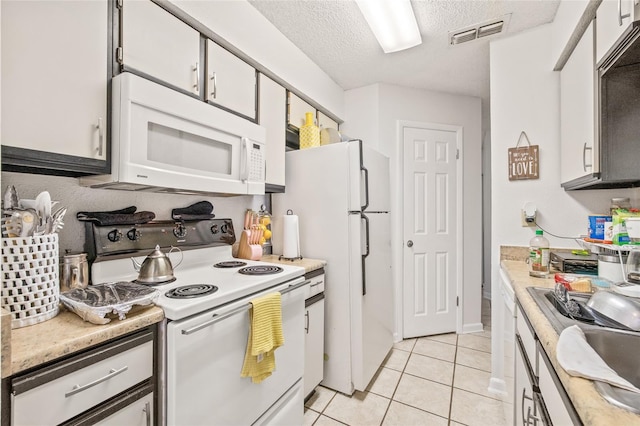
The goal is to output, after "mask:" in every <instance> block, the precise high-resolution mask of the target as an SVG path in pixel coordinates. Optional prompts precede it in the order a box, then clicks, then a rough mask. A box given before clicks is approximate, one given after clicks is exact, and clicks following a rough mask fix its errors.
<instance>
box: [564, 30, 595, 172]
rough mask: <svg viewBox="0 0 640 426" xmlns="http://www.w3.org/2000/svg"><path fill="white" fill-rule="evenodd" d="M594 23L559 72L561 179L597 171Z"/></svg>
mask: <svg viewBox="0 0 640 426" xmlns="http://www.w3.org/2000/svg"><path fill="white" fill-rule="evenodd" d="M594 51H595V47H594V23H593V22H592V23H591V24H590V25H589V27H588V28H587V30H586V31H585V33H584V35H583V36H582V38H581V39H580V41H579V42H578V44H577V46H576V48H575V50H574V51H573V53H572V54H571V56H570V57H569V60H568V61H567V63H566V64H565V66H564V68H563V69H562V71H561V72H560V159H561V161H560V179H561V182H568V181H571V180H573V179H576V178H579V177H582V176H585V175H587V174H591V173H594V172H597V171H598V167H597V166H598V164H597V161H598V146H597V139H596V134H595V84H596V75H595V60H594Z"/></svg>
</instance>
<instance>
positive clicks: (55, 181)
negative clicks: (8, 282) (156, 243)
mask: <svg viewBox="0 0 640 426" xmlns="http://www.w3.org/2000/svg"><path fill="white" fill-rule="evenodd" d="M0 182H1V186H2V192H3V193H4V190H5V188H6V187H7V186H8V185H14V186H15V187H16V189H17V190H18V195H19V197H20V198H24V199H34V198H35V197H36V195H38V193H40V192H41V191H44V190H47V191H49V193H50V194H51V199H52V200H54V201H59V204H58V205H59V206H65V207H67V208H68V210H67V214H66V216H65V218H64V228H63V229H62V230H61V231H60V235H59V237H60V256H62V255H63V254H64V253H65V252H82V251H83V250H84V241H85V227H84V223H83V222H80V221H79V220H78V219H76V213H77V212H79V211H108V210H115V209H119V208H123V207H128V206H136V207H137V208H138V211H142V210H147V211H152V212H154V213H155V214H156V220H170V219H171V210H172V209H174V208H177V207H186V206H188V205H190V204H193V203H195V202H197V201H202V200H207V201H209V202H211V204H213V206H214V210H213V213H214V214H215V215H216V218H231V219H232V220H233V226H234V228H235V229H236V231H240V230H242V227H243V223H244V213H245V211H246V209H252V210H256V211H257V210H260V205H261V204H265V205H268V202H267V201H268V200H267V198H268V195H240V196H233V197H223V196H221V197H203V196H199V195H179V194H158V193H151V192H133V191H118V190H112V189H93V188H86V187H83V186H80V185H79V184H78V179H76V178H69V177H58V176H44V175H33V174H26V173H11V172H2V180H1V181H0ZM54 209H55V207H54Z"/></svg>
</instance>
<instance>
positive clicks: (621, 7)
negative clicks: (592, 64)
mask: <svg viewBox="0 0 640 426" xmlns="http://www.w3.org/2000/svg"><path fill="white" fill-rule="evenodd" d="M638 7H640V6H635V7H634V0H603V1H602V3H601V4H600V6H599V7H598V12H597V14H596V23H597V27H596V36H597V38H596V62H599V61H600V60H601V59H602V58H603V57H604V55H605V54H606V53H607V51H608V50H609V49H610V48H611V46H613V45H614V43H615V42H616V40H618V37H620V35H622V33H623V32H624V30H626V29H627V28H628V27H629V24H630V23H631V22H633V21H634V20H636V19H638V17H639V16H638V15H639V14H640V12H638V11H637V10H636V9H637V8H638Z"/></svg>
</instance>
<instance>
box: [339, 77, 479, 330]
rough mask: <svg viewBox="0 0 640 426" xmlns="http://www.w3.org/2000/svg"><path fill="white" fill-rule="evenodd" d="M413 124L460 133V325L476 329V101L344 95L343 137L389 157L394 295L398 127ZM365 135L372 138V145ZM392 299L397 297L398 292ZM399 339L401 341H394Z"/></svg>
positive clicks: (418, 94)
mask: <svg viewBox="0 0 640 426" xmlns="http://www.w3.org/2000/svg"><path fill="white" fill-rule="evenodd" d="M399 120H405V121H417V122H424V123H438V124H449V125H459V126H462V127H463V134H464V141H463V156H462V158H463V168H464V180H463V188H464V189H463V203H464V205H463V231H464V248H463V262H464V263H463V264H464V272H463V291H464V294H463V298H461V299H462V300H461V302H462V307H463V308H462V309H463V313H462V316H463V324H462V327H461V329H462V330H463V331H464V330H471V329H474V328H476V329H477V327H479V326H481V325H480V321H481V319H480V308H481V284H482V268H481V262H482V244H481V233H482V216H481V215H482V213H481V203H482V199H481V197H482V187H481V167H482V162H481V102H480V98H474V97H469V96H460V95H450V94H445V93H438V92H432V91H427V90H420V89H414V88H408V87H400V86H393V85H388V84H374V85H371V86H367V87H363V88H359V89H354V90H348V91H346V92H345V127H344V131H345V133H348V134H349V136H351V137H356V138H360V139H363V141H364V142H365V143H367V144H371V145H373V146H374V147H376V148H377V149H378V150H379V151H381V152H382V153H384V154H385V155H387V156H389V158H390V164H391V192H392V215H393V229H392V235H394V236H395V237H394V239H393V240H392V248H393V269H394V281H395V286H396V290H398V288H399V286H400V285H401V284H402V252H403V247H404V241H403V239H402V217H403V214H402V174H401V170H400V167H399V166H400V161H401V158H399V157H398V147H399V144H400V142H401V141H399V140H398V128H397V125H398V121H399ZM363 135H370V140H368V139H367V138H365V136H363ZM396 294H399V292H398V291H396ZM401 302H402V301H401V300H396V311H397V315H396V321H397V324H396V329H399V327H400V326H401V318H402V317H401V315H399V314H400V312H401V306H402V303H401ZM398 337H402V336H398Z"/></svg>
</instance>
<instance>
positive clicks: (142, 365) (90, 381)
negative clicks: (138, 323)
mask: <svg viewBox="0 0 640 426" xmlns="http://www.w3.org/2000/svg"><path fill="white" fill-rule="evenodd" d="M150 336H151V334H148V335H143V336H139V337H137V338H136V339H133V340H131V339H127V340H126V341H124V342H121V343H120V342H119V343H116V344H115V345H110V346H109V347H108V348H106V349H104V350H98V351H94V352H92V353H90V354H88V355H87V356H84V357H78V358H75V359H72V360H69V361H68V362H62V363H60V364H58V365H54V366H53V367H51V368H48V369H45V370H44V371H43V372H36V373H34V374H30V375H25V376H22V377H19V378H16V379H14V380H13V382H12V395H11V408H12V410H11V411H12V423H13V424H58V423H60V422H63V421H65V420H67V419H69V418H71V417H73V416H75V415H77V414H80V413H82V412H83V411H86V410H87V409H89V408H91V407H93V406H95V405H96V404H99V403H100V402H102V401H104V400H106V399H108V398H111V397H112V396H114V395H116V394H118V393H120V392H122V391H124V390H126V389H128V388H130V387H132V386H133V385H135V384H137V383H139V382H141V381H143V380H145V379H147V378H149V377H151V376H152V374H153V341H152V340H151V339H150ZM139 341H143V342H144V343H140V344H137V343H138V342H139ZM131 345H134V346H132V347H131ZM61 374H62V375H61Z"/></svg>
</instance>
